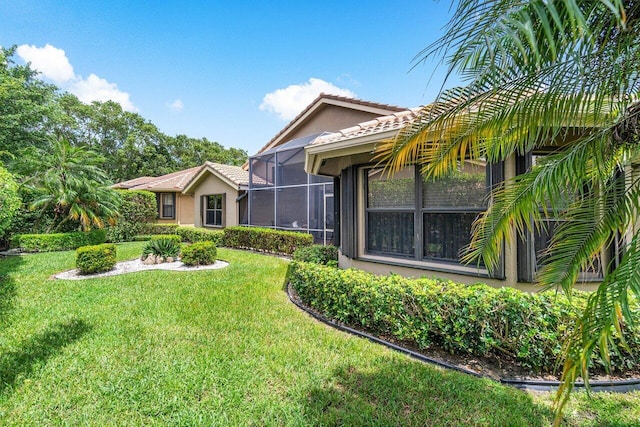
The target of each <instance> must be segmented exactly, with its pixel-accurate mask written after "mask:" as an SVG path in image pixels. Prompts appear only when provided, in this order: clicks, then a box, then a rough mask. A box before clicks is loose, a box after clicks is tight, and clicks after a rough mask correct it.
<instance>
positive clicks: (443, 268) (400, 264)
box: [305, 109, 607, 290]
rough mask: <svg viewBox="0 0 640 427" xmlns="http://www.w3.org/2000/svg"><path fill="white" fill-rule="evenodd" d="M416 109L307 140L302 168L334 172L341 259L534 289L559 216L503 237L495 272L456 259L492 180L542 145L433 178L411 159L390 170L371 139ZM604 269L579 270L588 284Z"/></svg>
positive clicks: (384, 136)
mask: <svg viewBox="0 0 640 427" xmlns="http://www.w3.org/2000/svg"><path fill="white" fill-rule="evenodd" d="M417 111H418V109H413V110H405V111H402V112H398V113H394V114H391V115H386V116H383V117H378V118H376V119H374V120H369V121H365V122H362V123H359V124H358V125H356V126H351V127H347V128H345V129H342V130H340V131H337V132H333V133H329V134H325V135H322V136H319V137H318V138H316V139H315V140H314V141H313V142H312V143H311V144H309V145H307V146H306V148H305V154H306V157H305V159H306V160H305V161H306V167H305V170H306V172H308V173H311V174H314V175H321V176H325V177H333V178H335V179H336V193H335V194H336V203H337V204H339V205H340V209H339V212H340V215H339V217H338V218H337V220H338V224H337V226H336V230H337V231H338V233H336V239H335V241H336V244H337V245H339V247H340V257H339V265H340V267H342V268H348V267H355V268H359V269H363V270H368V271H371V272H375V273H379V274H386V273H390V272H393V273H398V274H402V275H407V276H425V275H426V276H439V277H443V278H448V279H451V280H454V281H456V282H461V283H469V284H472V283H476V282H480V281H481V282H486V283H488V284H491V285H492V286H498V287H500V286H511V287H518V288H521V289H527V290H534V289H535V288H534V287H533V285H532V282H533V281H534V279H535V272H536V271H537V269H538V265H539V263H540V253H541V252H542V251H543V250H544V249H545V248H546V247H547V245H548V244H549V241H550V239H551V236H552V234H553V225H554V224H556V223H557V221H554V219H553V218H550V219H548V220H547V224H548V225H549V227H548V228H547V231H546V232H543V231H537V232H535V233H530V234H529V235H528V236H526V238H518V239H515V242H514V243H513V244H511V245H509V244H505V247H504V251H503V254H504V255H503V259H502V265H501V267H500V268H499V269H498V271H495V272H493V273H489V272H488V271H487V269H486V268H484V266H482V265H477V264H474V265H465V264H463V263H461V262H460V254H461V250H462V249H463V248H464V247H465V246H466V245H467V244H468V243H469V242H470V235H471V225H472V223H473V221H474V220H475V218H476V217H477V216H478V214H480V213H481V212H483V211H485V210H486V208H487V203H488V201H487V197H486V196H487V195H488V189H489V187H490V186H492V185H495V184H497V183H499V182H501V181H503V180H505V179H509V178H511V177H514V176H515V175H517V174H519V173H523V172H524V171H526V170H527V168H528V167H529V166H530V165H532V164H533V163H535V162H536V161H537V160H538V159H539V158H540V156H543V155H544V151H541V152H539V153H538V152H536V153H531V154H529V155H526V156H518V157H517V158H509V159H507V160H506V161H505V162H502V163H500V164H494V165H490V164H486V163H484V162H477V161H476V162H464V164H463V165H461V167H460V168H459V170H458V172H457V173H453V174H451V176H448V177H445V178H442V179H440V180H437V181H433V180H426V179H424V178H423V177H422V176H421V175H420V171H419V168H418V167H415V166H407V167H406V168H405V169H404V170H402V171H399V172H397V173H395V174H393V175H391V176H389V175H388V174H386V173H385V172H384V171H383V169H382V168H381V166H380V165H379V164H378V162H376V161H375V160H374V154H373V152H374V150H375V147H376V144H378V143H380V142H382V141H385V140H389V139H391V138H393V137H395V136H396V134H397V132H398V131H399V130H400V129H401V128H403V127H404V126H405V125H407V124H408V123H410V121H411V120H412V119H413V118H414V117H415V115H416V112H417ZM338 195H339V198H338ZM606 262H607V258H606V255H605V256H604V263H606ZM604 265H606V264H604ZM596 270H597V268H596ZM601 277H602V276H601V273H600V272H598V271H587V272H583V278H584V279H585V281H586V282H590V284H589V283H587V285H585V288H587V289H589V288H593V285H594V284H595V283H597V282H598V281H599V280H600V279H601Z"/></svg>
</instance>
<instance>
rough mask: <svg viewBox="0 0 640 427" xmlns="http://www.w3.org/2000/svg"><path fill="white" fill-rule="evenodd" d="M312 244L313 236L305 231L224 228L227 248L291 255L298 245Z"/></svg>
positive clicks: (239, 227)
mask: <svg viewBox="0 0 640 427" xmlns="http://www.w3.org/2000/svg"><path fill="white" fill-rule="evenodd" d="M312 244H313V236H312V235H311V234H306V233H296V232H293V231H280V230H274V229H271V228H259V227H242V226H236V227H227V228H225V229H224V246H226V247H229V248H240V249H254V250H258V251H264V252H271V253H276V254H283V255H291V254H293V252H295V250H296V249H298V248H299V247H303V246H310V245H312Z"/></svg>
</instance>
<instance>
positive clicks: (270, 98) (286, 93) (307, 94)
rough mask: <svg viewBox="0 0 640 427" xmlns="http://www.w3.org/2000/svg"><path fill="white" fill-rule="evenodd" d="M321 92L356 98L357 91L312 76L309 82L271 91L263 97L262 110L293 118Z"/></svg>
mask: <svg viewBox="0 0 640 427" xmlns="http://www.w3.org/2000/svg"><path fill="white" fill-rule="evenodd" d="M321 93H326V94H331V95H339V96H347V97H350V98H354V97H355V96H356V95H355V93H353V92H351V91H350V90H348V89H342V88H339V87H337V86H335V85H333V84H331V83H329V82H326V81H324V80H321V79H317V78H314V77H311V78H310V79H309V81H308V82H306V83H301V84H297V85H291V86H287V87H286V88H284V89H278V90H275V91H273V92H270V93H268V94H266V95H265V96H264V98H263V99H262V104H260V110H262V111H269V112H272V113H275V114H277V115H278V117H280V118H281V119H283V120H291V119H293V118H294V117H295V116H296V115H298V113H300V111H302V110H303V109H304V108H305V107H306V106H307V105H309V104H310V103H311V101H313V100H314V99H315V98H317V97H318V95H320V94H321Z"/></svg>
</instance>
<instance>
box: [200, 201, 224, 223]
mask: <svg viewBox="0 0 640 427" xmlns="http://www.w3.org/2000/svg"><path fill="white" fill-rule="evenodd" d="M223 196H224V195H223V194H214V195H211V196H205V197H204V202H205V203H204V218H205V219H204V225H208V226H211V227H222V225H223V215H224V211H223V198H224V197H223Z"/></svg>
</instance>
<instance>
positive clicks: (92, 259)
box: [76, 243, 116, 274]
mask: <svg viewBox="0 0 640 427" xmlns="http://www.w3.org/2000/svg"><path fill="white" fill-rule="evenodd" d="M115 265H116V245H114V244H113V243H103V244H101V245H93V246H82V247H80V248H78V249H77V250H76V268H77V269H78V271H79V273H80V274H95V273H104V272H105V271H109V270H113V267H115Z"/></svg>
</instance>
